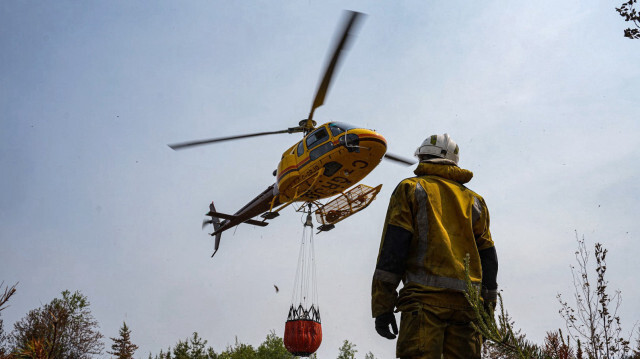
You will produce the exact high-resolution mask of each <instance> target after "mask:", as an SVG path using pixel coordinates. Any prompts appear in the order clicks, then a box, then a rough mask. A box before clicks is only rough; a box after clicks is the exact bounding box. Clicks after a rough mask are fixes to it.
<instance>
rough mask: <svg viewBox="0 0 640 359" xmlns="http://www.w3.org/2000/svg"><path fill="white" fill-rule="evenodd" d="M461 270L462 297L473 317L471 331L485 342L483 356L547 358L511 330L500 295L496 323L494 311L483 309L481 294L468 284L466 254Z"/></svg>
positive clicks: (511, 323)
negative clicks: (470, 309) (478, 334)
mask: <svg viewBox="0 0 640 359" xmlns="http://www.w3.org/2000/svg"><path fill="white" fill-rule="evenodd" d="M464 268H465V273H466V283H467V291H466V292H465V297H467V301H468V302H469V304H470V305H471V307H472V308H473V311H474V312H475V315H476V320H475V321H474V322H473V323H472V325H473V327H474V328H475V330H476V331H478V332H479V333H480V334H481V335H482V336H483V338H484V339H485V340H487V342H485V354H486V355H487V356H488V357H489V358H521V359H534V358H546V356H545V355H544V354H543V352H542V350H541V349H540V348H539V347H538V346H537V345H535V344H533V343H531V342H529V341H528V340H527V339H526V337H525V335H524V334H522V333H521V331H520V330H516V329H514V326H515V324H514V321H513V320H512V319H511V317H510V316H509V313H508V312H507V311H506V310H505V308H504V305H503V301H502V294H500V293H498V303H499V307H500V313H499V314H498V322H496V319H495V313H494V310H493V308H491V307H490V306H485V305H484V301H483V300H482V296H481V295H480V291H479V290H478V289H477V287H476V286H474V285H473V283H472V282H471V277H470V276H469V254H467V256H466V258H465V260H464Z"/></svg>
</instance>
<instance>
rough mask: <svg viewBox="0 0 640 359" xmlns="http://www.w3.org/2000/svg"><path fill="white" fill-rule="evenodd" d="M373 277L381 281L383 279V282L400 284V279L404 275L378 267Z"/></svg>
mask: <svg viewBox="0 0 640 359" xmlns="http://www.w3.org/2000/svg"><path fill="white" fill-rule="evenodd" d="M373 279H377V280H380V281H383V282H387V283H391V284H395V285H398V284H400V281H401V280H402V276H401V275H399V274H395V273H391V272H387V271H385V270H382V269H376V271H375V272H373Z"/></svg>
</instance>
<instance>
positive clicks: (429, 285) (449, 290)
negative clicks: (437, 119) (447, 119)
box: [372, 134, 497, 358]
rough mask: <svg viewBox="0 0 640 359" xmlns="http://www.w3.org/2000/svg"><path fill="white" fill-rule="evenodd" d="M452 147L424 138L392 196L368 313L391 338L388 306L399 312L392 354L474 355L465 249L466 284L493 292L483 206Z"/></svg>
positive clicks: (493, 265) (493, 264) (493, 261)
mask: <svg viewBox="0 0 640 359" xmlns="http://www.w3.org/2000/svg"><path fill="white" fill-rule="evenodd" d="M457 152H458V147H457V146H456V145H455V143H453V141H451V140H450V138H449V136H448V135H446V134H445V135H444V136H431V137H429V138H427V140H425V142H424V143H423V145H422V146H421V147H419V148H418V150H417V151H416V155H418V156H419V157H420V159H421V163H420V164H419V165H418V168H417V169H416V170H415V174H416V177H412V178H407V179H405V180H403V181H402V182H400V184H399V185H398V186H397V187H396V189H395V191H394V192H393V195H392V196H391V200H390V203H389V209H388V211H387V218H386V221H385V226H384V231H383V236H382V242H381V245H380V253H379V256H378V262H377V265H376V271H375V273H374V280H373V286H372V312H373V313H372V314H373V316H374V317H375V318H376V330H378V332H379V333H380V334H381V335H382V336H385V337H387V338H389V339H392V338H395V335H393V334H391V332H390V331H389V328H388V327H389V325H392V326H395V317H394V316H393V310H394V308H395V307H397V308H398V310H399V311H401V312H402V320H401V328H400V336H399V338H398V344H397V356H398V357H402V358H404V357H407V358H409V357H418V358H440V355H441V354H444V356H445V358H448V357H453V358H474V357H478V358H479V355H480V338H479V336H478V335H477V334H475V333H474V332H473V329H472V327H471V325H470V322H471V320H472V319H473V315H474V313H473V311H472V310H471V307H470V306H469V304H468V303H467V301H466V299H465V297H464V291H465V290H466V284H465V269H464V258H465V257H466V256H467V255H469V258H470V262H469V263H470V276H471V280H472V282H473V283H475V284H476V285H477V286H478V288H480V285H481V284H483V285H484V287H485V288H484V293H485V294H487V293H489V290H491V291H490V292H492V294H493V295H495V290H496V288H497V284H495V275H496V273H497V257H496V255H495V249H493V241H492V239H491V234H490V231H489V213H488V210H487V207H486V204H485V202H484V200H483V199H482V197H480V196H479V195H478V194H476V193H475V192H473V191H471V190H469V189H467V188H466V187H465V186H464V183H467V182H468V181H469V180H471V178H472V176H473V174H472V173H471V172H470V171H468V170H465V169H462V168H460V167H458V166H457V161H458V156H457ZM483 272H485V273H483ZM487 272H488V273H487ZM483 274H484V278H483ZM401 280H402V281H403V282H404V286H403V288H402V290H401V291H400V293H399V295H397V294H396V288H397V286H398V284H399V282H400V281H401ZM485 297H487V299H491V298H489V296H487V295H485ZM494 300H495V299H494ZM396 333H397V331H396Z"/></svg>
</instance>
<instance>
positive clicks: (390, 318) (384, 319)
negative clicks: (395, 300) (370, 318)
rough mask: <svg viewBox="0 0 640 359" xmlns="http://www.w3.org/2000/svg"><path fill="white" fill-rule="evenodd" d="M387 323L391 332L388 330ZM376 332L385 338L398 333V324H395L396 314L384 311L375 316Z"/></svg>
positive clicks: (394, 336) (391, 337)
mask: <svg viewBox="0 0 640 359" xmlns="http://www.w3.org/2000/svg"><path fill="white" fill-rule="evenodd" d="M389 324H391V329H392V330H393V334H392V333H391V331H390V330H389ZM376 332H378V334H380V335H381V336H383V337H385V338H387V339H395V338H396V335H397V334H398V324H396V316H395V315H394V314H393V312H389V313H384V314H381V315H379V316H377V317H376Z"/></svg>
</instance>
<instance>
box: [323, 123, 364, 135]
mask: <svg viewBox="0 0 640 359" xmlns="http://www.w3.org/2000/svg"><path fill="white" fill-rule="evenodd" d="M354 128H358V127H355V126H351V125H349V124H346V123H344V122H331V123H330V124H329V129H331V134H332V135H333V136H337V135H339V134H341V133H343V132H345V131H348V130H352V129H354Z"/></svg>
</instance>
